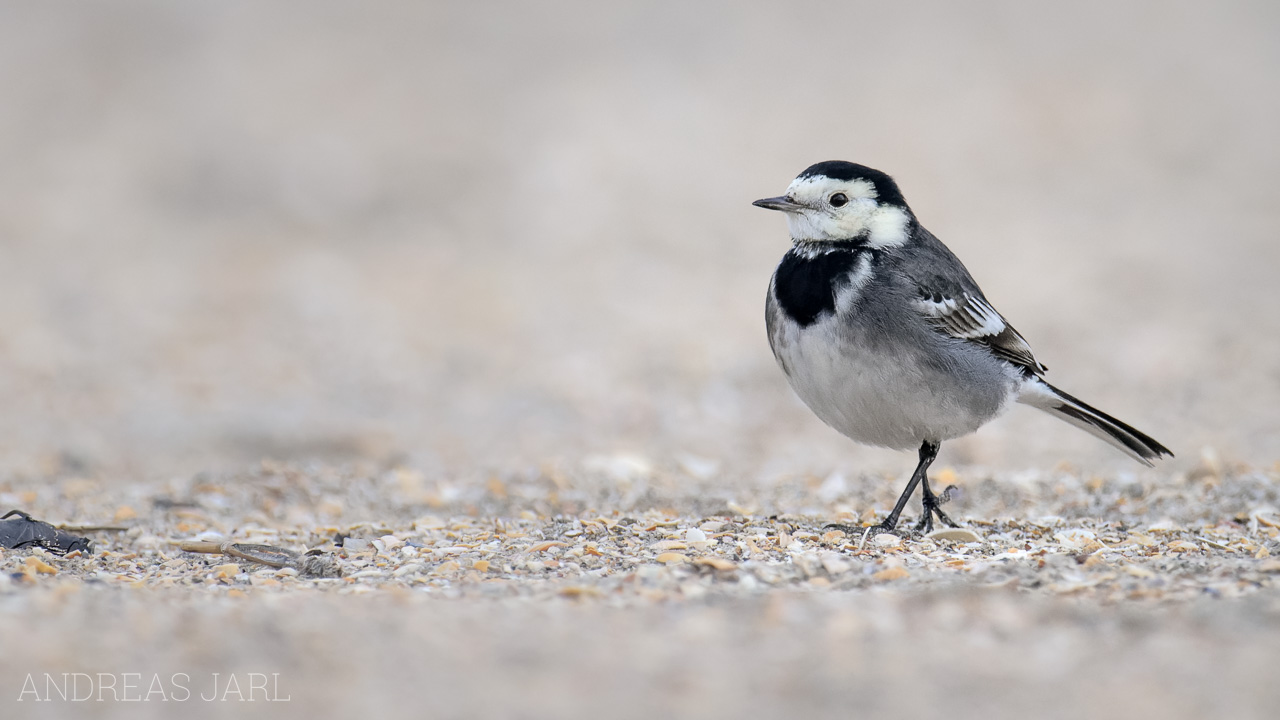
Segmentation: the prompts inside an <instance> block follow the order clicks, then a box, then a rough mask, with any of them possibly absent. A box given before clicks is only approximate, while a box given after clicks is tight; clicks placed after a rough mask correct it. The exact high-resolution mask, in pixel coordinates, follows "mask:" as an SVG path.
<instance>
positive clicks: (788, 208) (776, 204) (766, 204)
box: [751, 195, 804, 212]
mask: <svg viewBox="0 0 1280 720" xmlns="http://www.w3.org/2000/svg"><path fill="white" fill-rule="evenodd" d="M751 204H752V205H755V206H756V207H762V208H764V209H766V210H781V211H782V212H800V211H801V210H803V209H804V206H803V205H801V204H799V203H797V202H796V201H794V200H792V199H791V198H789V197H787V196H785V195H783V196H782V197H772V198H764V199H763V200H757V201H755V202H753V203H751Z"/></svg>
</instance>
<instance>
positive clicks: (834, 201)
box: [827, 193, 849, 207]
mask: <svg viewBox="0 0 1280 720" xmlns="http://www.w3.org/2000/svg"><path fill="white" fill-rule="evenodd" d="M827 202H829V203H831V206H832V207H844V205H845V203H847V202H849V198H847V197H845V194H844V193H836V194H835V195H832V196H831V198H830V199H829V200H827Z"/></svg>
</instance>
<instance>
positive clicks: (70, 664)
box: [0, 3, 1280, 718]
mask: <svg viewBox="0 0 1280 720" xmlns="http://www.w3.org/2000/svg"><path fill="white" fill-rule="evenodd" d="M833 13H834V14H833ZM1278 33H1280V13H1277V11H1276V10H1275V9H1273V7H1272V6H1271V5H1269V4H1267V3H1225V4H1216V5H1214V6H1212V7H1206V6H1200V5H1197V4H1191V3H1130V4H1126V5H1125V6H1124V7H1123V8H1117V7H1114V6H1113V4H1110V3H1093V4H1090V3H1086V4H1084V5H1080V4H1076V5H1073V6H1072V7H1070V8H1054V7H1051V6H1049V5H1047V4H1046V5H1040V6H1034V5H1028V4H1026V3H983V4H980V5H973V4H965V5H963V6H958V5H957V6H953V4H946V3H929V4H920V5H915V6H913V7H912V8H911V9H901V10H897V9H892V8H888V7H885V6H883V4H876V5H866V6H856V5H855V6H848V7H842V8H841V9H838V10H837V9H832V8H829V7H823V6H820V5H817V4H813V5H810V4H795V5H788V6H787V7H786V8H782V7H780V6H777V5H776V4H775V5H769V4H760V5H759V6H758V7H756V6H749V5H743V4H741V3H725V4H719V5H716V4H707V5H699V6H697V7H687V6H685V5H684V4H677V3H672V4H669V5H662V6H653V5H646V6H643V7H640V6H637V7H632V8H628V7H621V6H619V7H614V6H607V7H606V6H600V5H599V4H582V5H568V4H566V5H556V6H552V7H540V8H538V9H536V10H535V9H533V8H525V7H521V6H518V5H514V4H513V5H510V6H502V7H494V8H492V9H480V8H479V7H476V8H472V7H469V6H457V7H454V8H448V7H434V6H432V7H418V6H417V5H416V4H412V3H404V4H398V3H392V4H384V5H383V6H381V7H379V8H377V9H369V8H358V7H356V6H354V5H352V6H344V5H340V4H336V3H334V4H331V3H309V4H308V5H307V6H306V8H305V9H303V8H301V7H293V8H291V7H279V8H276V9H273V10H261V9H259V8H257V7H255V6H254V5H253V4H249V3H220V4H218V6H217V7H206V6H199V5H196V4H194V3H164V4H161V3H125V4H117V5H114V6H113V7H111V8H110V9H108V8H106V7H102V6H98V5H89V4H85V5H84V6H83V7H75V6H68V7H63V8H61V9H59V8H46V7H37V6H30V7H24V8H17V7H16V6H15V7H6V8H5V9H3V10H0V96H2V97H4V98H5V102H4V103H0V161H2V162H0V198H3V201H0V398H3V403H2V404H0V511H3V510H7V509H9V508H10V507H17V508H22V509H24V510H27V511H29V512H31V513H33V514H34V515H36V516H37V517H41V518H43V519H46V520H49V521H52V522H55V523H66V524H69V525H75V526H111V527H116V528H121V529H119V530H110V531H95V532H92V533H90V536H91V537H92V538H93V539H94V541H95V543H96V549H95V552H94V553H93V554H92V555H89V556H72V557H68V558H59V557H55V556H52V555H49V554H47V553H43V552H41V551H29V550H22V551H11V550H3V551H0V569H2V570H3V572H4V576H3V579H0V714H3V715H4V716H5V717H9V716H11V715H12V716H14V717H28V716H40V715H41V714H43V715H44V716H49V717H56V716H75V715H93V716H103V717H151V716H155V717H168V716H172V714H173V712H174V710H173V708H175V707H177V708H179V709H180V711H181V712H183V713H186V714H189V715H191V716H193V717H203V716H210V717H212V716H222V715H228V714H234V713H244V712H249V713H257V714H260V715H263V716H268V715H272V716H275V715H279V716H303V715H309V716H315V715H316V714H334V713H335V712H336V713H342V714H361V715H368V714H373V713H378V712H383V713H398V714H403V713H404V712H406V711H409V710H414V711H419V712H420V713H422V714H426V715H428V716H431V717H459V718H461V717H479V716H487V717H587V716H591V717H598V716H601V715H611V716H620V717H639V716H646V717H662V716H695V715H696V716H707V717H715V716H739V717H741V716H751V715H763V714H766V713H767V714H771V715H780V714H786V715H796V716H804V715H814V716H825V715H837V714H839V715H840V716H850V715H853V716H859V715H862V714H866V713H871V712H883V713H890V712H900V713H912V714H915V715H923V716H944V715H945V716H950V717H961V718H963V717H1001V716H1015V715H1022V716H1028V715H1030V716H1045V717H1053V716H1061V717H1066V716H1074V717H1081V716H1084V717H1105V716H1121V715H1125V716H1132V715H1135V714H1138V715H1155V714H1156V713H1159V714H1160V715H1162V716H1164V717H1170V718H1182V717H1186V718H1193V717H1203V716H1205V715H1209V714H1215V715H1218V714H1230V715H1232V716H1235V717H1242V718H1247V717H1266V716H1268V714H1269V712H1270V710H1271V709H1273V708H1274V707H1275V706H1276V703H1277V701H1278V700H1280V697H1277V690H1276V689H1275V688H1276V686H1275V683H1274V682H1273V681H1272V679H1271V676H1272V675H1274V673H1273V672H1271V669H1272V668H1274V667H1275V665H1276V663H1277V661H1278V660H1280V595H1278V594H1277V590H1276V582H1277V581H1280V574H1277V572H1276V567H1277V566H1276V560H1275V558H1276V557H1280V546H1277V528H1276V527H1275V523H1277V522H1280V517H1278V516H1277V514H1276V508H1277V507H1280V498H1278V497H1277V495H1278V492H1280V491H1278V490H1277V482H1278V480H1280V371H1277V368H1280V362H1278V359H1280V314H1277V313H1276V312H1275V311H1274V307H1275V305H1276V303H1275V281H1274V275H1275V271H1276V268H1277V267H1280V244H1277V243H1276V241H1275V238H1276V236H1277V232H1278V231H1280V209H1278V208H1280V204H1278V203H1277V202H1276V201H1277V199H1278V198H1277V194H1278V192H1280V187H1278V186H1277V183H1276V180H1275V178H1277V177H1280V143H1276V142H1275V139H1274V135H1275V132H1274V128H1275V127H1280V92H1277V88H1276V84H1277V78H1278V77H1280V74H1278V73H1277V70H1280V43H1277V42H1276V41H1275V38H1276V37H1277V36H1280V34H1278ZM832 158H843V159H849V160H855V161H858V162H862V163H865V164H868V165H871V166H873V167H879V168H881V169H884V170H886V171H888V172H890V173H892V174H894V175H895V176H896V177H897V178H898V180H899V181H900V183H901V184H902V186H903V189H904V191H905V194H906V196H907V198H908V200H909V201H910V202H911V203H912V206H913V208H914V209H915V210H916V212H917V214H918V215H919V216H920V217H921V219H922V221H923V222H924V223H925V224H926V225H927V226H928V227H930V229H932V230H933V231H934V232H935V233H936V234H938V235H939V236H940V237H941V238H942V239H943V240H944V241H946V242H947V243H948V244H949V245H950V246H951V247H952V248H953V249H954V250H956V251H957V253H958V254H959V255H960V256H961V257H962V258H963V259H964V260H965V261H966V263H967V264H968V266H969V268H970V270H971V271H972V272H973V273H974V275H975V276H976V277H977V278H978V280H979V281H980V282H981V283H982V284H983V286H984V289H985V290H986V292H987V295H988V296H989V297H990V298H991V299H992V300H993V302H994V303H996V305H997V306H998V307H999V308H1000V310H1001V311H1002V312H1003V313H1004V314H1005V315H1006V316H1007V317H1008V318H1009V319H1010V320H1011V322H1013V323H1014V324H1015V325H1016V326H1017V327H1018V329H1019V330H1020V331H1021V332H1022V333H1023V334H1024V335H1025V336H1026V337H1027V338H1028V340H1029V341H1030V342H1031V344H1032V346H1033V347H1034V348H1035V349H1036V353H1037V356H1038V357H1039V358H1040V359H1041V360H1043V361H1044V362H1045V363H1046V364H1047V365H1048V366H1049V367H1050V368H1051V372H1050V375H1049V377H1050V379H1051V380H1052V381H1053V382H1054V383H1055V384H1058V385H1060V386H1062V387H1064V388H1065V389H1067V390H1068V391H1070V392H1072V393H1073V394H1076V395H1079V396H1081V397H1083V398H1084V399H1086V400H1088V401H1090V402H1092V403H1096V404H1097V405H1099V406H1100V407H1102V408H1103V409H1105V410H1107V411H1109V412H1112V413H1114V414H1116V415H1118V416H1119V417H1121V418H1123V419H1125V420H1127V421H1129V422H1131V423H1133V424H1134V425H1136V426H1137V427H1139V428H1141V429H1142V430H1144V431H1146V432H1148V433H1150V434H1151V435H1153V436H1154V437H1156V438H1157V439H1159V440H1160V441H1161V442H1163V443H1165V444H1166V445H1168V446H1169V447H1170V448H1172V449H1173V450H1174V452H1175V453H1177V455H1178V457H1177V458H1176V459H1175V460H1172V461H1169V462H1165V463H1163V464H1161V465H1160V466H1159V467H1158V468H1156V469H1154V470H1148V469H1145V468H1142V467H1140V466H1137V465H1136V464H1134V463H1132V462H1131V461H1129V460H1127V459H1125V458H1124V457H1122V456H1120V455H1119V454H1117V453H1115V452H1114V451H1113V450H1111V449H1110V448H1108V447H1107V446H1105V445H1103V444H1101V443H1099V442H1097V441H1096V440H1093V439H1092V438H1090V437H1088V436H1086V435H1084V434H1082V433H1079V432H1078V431H1075V430H1074V429H1072V428H1070V427H1068V426H1066V425H1064V424H1061V423H1058V422H1056V421H1054V420H1052V419H1050V418H1047V417H1044V416H1040V415H1037V414H1036V413H1035V412H1034V411H1033V410H1030V409H1025V408H1020V409H1016V410H1014V411H1013V412H1011V413H1010V415H1009V416H1008V417H1006V418H1004V419H1001V420H1000V421H997V422H995V423H993V424H992V425H990V426H989V427H987V428H984V429H983V430H982V431H980V432H979V433H977V434H975V435H974V436H972V437H969V438H965V439H962V440H959V441H955V442H953V443H949V444H948V445H946V446H944V448H943V451H942V454H941V455H940V457H939V460H938V463H937V465H936V466H935V467H936V470H937V472H938V474H939V477H940V478H943V479H944V480H945V482H949V483H955V484H956V485H957V486H959V487H960V488H961V489H962V490H963V493H962V495H961V497H959V498H958V499H957V500H956V501H955V502H954V503H953V505H951V506H950V507H949V511H950V512H951V513H952V515H953V516H954V517H957V518H958V519H963V520H964V521H965V524H966V525H967V527H968V528H969V529H971V530H973V531H974V532H976V533H977V534H978V535H979V540H978V542H975V543H972V544H966V543H955V542H952V541H944V540H929V539H910V540H907V541H905V542H904V543H903V544H901V545H898V546H884V545H873V546H868V547H865V548H862V549H859V548H858V543H857V542H856V540H854V539H850V538H846V537H844V536H843V535H842V534H841V533H834V534H831V533H830V531H829V530H828V529H826V528H824V527H823V526H824V525H825V524H826V523H828V522H846V523H856V522H859V521H869V520H871V519H872V517H873V516H874V515H875V513H877V512H879V513H883V512H885V511H886V510H887V509H888V507H890V506H891V503H892V501H893V499H894V497H896V494H897V492H898V491H899V489H900V487H901V483H902V481H903V478H904V477H905V475H906V474H907V472H908V471H909V470H910V467H911V465H912V463H913V460H914V458H912V457H909V456H907V455H905V454H899V453H893V452H887V451H882V450H875V449H870V448H863V447H859V446H856V445H854V444H852V443H850V442H848V441H846V440H844V439H843V438H841V437H839V436H838V435H837V434H835V433H834V432H833V431H831V430H829V429H827V428H825V427H824V426H822V425H821V423H819V422H818V421H817V420H816V419H814V418H813V417H812V416H811V415H810V414H809V413H808V411H807V410H806V409H805V408H804V407H803V406H802V405H801V404H800V403H799V402H798V401H797V400H796V399H795V398H794V397H793V396H792V395H791V393H790V391H789V389H788V388H787V387H786V384H785V381H784V379H783V378H782V376H781V374H780V373H779V372H778V370H777V368H776V366H775V365H774V362H773V359H772V357H771V356H770V354H769V351H768V347H767V343H766V341H765V338H764V331H763V322H762V314H763V307H762V306H763V295H764V288H765V284H766V282H767V279H768V276H769V273H770V272H771V271H772V268H773V266H774V264H775V263H776V262H777V259H778V258H779V257H780V256H781V254H782V252H783V251H784V249H785V247H786V242H787V241H786V237H785V230H784V228H783V224H782V222H781V220H780V219H779V218H776V217H773V216H770V215H769V214H768V213H765V212H764V211H761V210H758V209H756V208H752V207H751V206H750V205H749V203H750V201H751V200H753V199H755V198H758V197H764V196H769V195H775V194H777V193H778V192H779V191H781V190H782V189H783V188H784V187H785V186H786V183H787V182H788V181H789V179H790V178H791V177H792V176H794V174H795V173H796V172H798V171H799V170H801V169H802V168H803V167H805V166H806V165H808V164H810V163H812V162H815V161H818V160H824V159H832ZM916 507H917V506H916V505H914V504H913V505H912V506H911V507H910V508H909V513H914V512H916ZM909 519H910V518H909ZM704 528H705V529H704ZM338 534H343V535H349V536H351V537H353V538H355V539H356V540H357V542H356V544H355V547H354V548H352V547H347V548H338V547H336V546H335V545H334V542H333V538H334V536H335V535H338ZM191 539H204V540H209V541H214V542H224V541H235V542H249V543H269V544H274V545H280V546H282V547H286V548H288V549H291V550H295V551H304V550H307V549H312V548H316V549H319V550H320V551H321V552H323V553H327V554H328V555H329V556H330V557H331V558H332V559H333V561H334V562H335V563H336V564H337V566H338V567H340V568H341V569H342V570H343V573H344V577H342V578H340V579H310V578H306V577H302V576H298V575H292V574H290V573H289V572H284V573H281V572H280V571H278V570H275V569H267V568H262V567H261V566H254V565H252V564H248V563H246V564H245V565H244V566H243V568H241V567H239V566H237V567H234V568H233V567H229V565H230V564H231V562H232V561H231V560H230V559H229V558H225V557H215V556H206V555H192V554H189V553H184V552H182V551H180V550H178V549H177V547H176V546H174V545H172V544H171V543H172V542H173V541H180V540H191ZM548 543H550V544H549V545H547V544H548ZM542 545H547V546H546V547H541V546H542ZM595 553H599V554H595ZM477 563H479V565H477ZM132 672H137V673H143V676H144V677H145V679H146V681H148V682H149V681H150V680H151V679H152V677H153V676H156V675H160V676H163V677H164V678H167V679H172V676H173V675H174V674H177V673H185V674H186V675H188V676H189V677H190V683H189V684H190V685H191V686H192V688H193V690H195V692H196V693H199V692H205V693H207V692H208V686H209V685H210V684H211V683H212V682H213V673H220V675H219V677H220V678H222V679H225V678H226V677H228V676H231V675H234V676H236V677H237V678H238V680H240V681H242V682H244V683H245V684H246V688H247V683H248V681H249V680H250V675H251V674H254V673H258V674H262V675H264V676H268V675H271V674H273V673H274V674H276V676H278V696H286V695H287V696H289V697H290V698H291V699H290V700H289V702H279V703H267V702H262V701H255V702H254V703H248V702H245V703H240V702H236V701H235V700H234V699H228V700H227V701H225V702H223V701H221V700H217V701H208V702H206V701H203V700H191V701H188V702H183V703H177V702H176V701H174V700H172V699H171V700H170V701H169V702H168V703H167V704H166V703H165V702H163V701H159V700H158V699H155V700H152V701H148V702H137V703H128V702H124V701H110V700H107V701H103V702H96V701H95V702H72V701H65V700H57V701H54V702H41V703H35V702H32V701H30V695H27V696H26V698H27V699H25V700H23V701H22V702H21V703H19V700H18V698H19V696H20V695H22V693H23V690H24V687H25V684H26V680H27V678H28V676H31V677H33V678H34V679H35V680H37V681H39V688H38V689H39V691H40V692H41V695H42V697H43V696H44V691H45V686H44V685H43V682H44V678H45V675H46V674H49V676H51V677H53V678H55V679H61V678H62V677H63V675H62V674H63V673H68V674H73V673H86V674H95V677H96V674H97V673H103V674H104V676H103V677H104V678H107V679H110V678H115V679H116V680H117V682H123V680H124V678H123V677H122V675H123V674H124V673H132ZM254 677H256V676H254ZM167 689H168V690H169V691H172V690H173V688H172V687H171V686H170V687H168V688H167ZM169 694H170V695H172V692H170V693H169ZM193 694H194V693H193ZM157 697H158V696H153V698H157ZM13 712H17V713H18V714H17V715H13Z"/></svg>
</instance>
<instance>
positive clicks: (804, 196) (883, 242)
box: [787, 176, 911, 248]
mask: <svg viewBox="0 0 1280 720" xmlns="http://www.w3.org/2000/svg"><path fill="white" fill-rule="evenodd" d="M835 193H843V194H844V195H845V196H846V197H848V198H849V202H848V203H846V204H845V205H843V206H841V207H838V208H837V207H832V206H831V204H830V202H829V201H830V198H831V196H832V195H834V194H835ZM787 195H788V196H789V197H791V198H794V199H795V200H796V202H799V203H800V204H802V205H804V206H806V209H805V210H802V211H800V212H793V213H788V214H787V226H788V228H789V229H790V230H791V238H792V239H793V240H847V239H849V238H855V237H861V236H865V237H866V239H867V245H868V246H869V247H873V248H892V247H898V246H901V245H903V244H905V243H906V242H907V239H908V236H909V230H910V225H911V218H910V216H909V215H908V214H907V213H906V212H905V211H903V210H902V209H901V208H898V207H894V206H882V205H880V204H879V203H878V202H876V197H877V193H876V188H875V185H873V184H872V183H871V182H869V181H867V180H861V179H859V180H832V179H831V178H828V177H822V176H815V177H805V178H796V180H794V181H793V182H792V183H791V186H790V187H788V188H787Z"/></svg>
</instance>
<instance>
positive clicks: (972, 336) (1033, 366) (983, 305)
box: [903, 228, 1047, 375]
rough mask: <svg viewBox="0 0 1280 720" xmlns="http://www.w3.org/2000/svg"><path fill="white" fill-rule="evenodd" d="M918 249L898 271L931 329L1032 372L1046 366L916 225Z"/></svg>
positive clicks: (951, 256) (937, 243) (950, 256)
mask: <svg viewBox="0 0 1280 720" xmlns="http://www.w3.org/2000/svg"><path fill="white" fill-rule="evenodd" d="M918 240H919V245H918V253H917V255H916V256H915V257H914V258H913V260H914V262H910V263H909V265H910V266H909V267H904V268H903V270H904V271H905V272H904V274H905V275H906V276H907V277H909V278H910V280H909V282H910V283H911V284H912V285H914V287H915V289H916V292H917V299H916V301H915V306H916V307H915V309H916V310H917V311H918V312H919V313H920V314H921V315H923V316H924V318H925V319H926V320H927V321H928V322H929V323H930V324H931V325H933V326H934V328H935V329H937V330H939V331H941V332H942V333H944V334H946V335H949V336H951V337H953V338H956V339H959V340H965V341H968V342H972V343H976V344H978V345H982V346H984V347H986V348H987V349H989V350H990V351H991V353H992V354H993V355H995V356H996V357H998V358H1000V359H1002V360H1005V361H1007V362H1010V363H1012V364H1014V365H1016V366H1018V367H1019V368H1022V369H1023V370H1024V371H1026V372H1029V373H1031V374H1034V375H1039V374H1040V373H1043V372H1044V371H1045V370H1047V368H1046V367H1045V366H1044V365H1042V364H1040V361H1039V360H1036V357H1035V355H1034V354H1032V352H1031V346H1030V345H1029V344H1027V341H1026V338H1024V337H1022V335H1021V334H1019V333H1018V331H1017V330H1015V329H1013V326H1012V325H1010V324H1009V322H1008V321H1007V320H1005V319H1004V317H1002V316H1001V315H1000V313H999V312H996V309H995V308H994V307H992V306H991V303H989V302H987V299H986V298H985V297H983V295H982V290H980V289H979V288H978V284H977V283H976V282H974V280H973V277H972V276H970V275H969V271H968V270H967V269H965V267H964V264H963V263H961V262H960V259H959V258H957V257H956V256H955V255H954V254H953V253H952V252H951V251H950V250H949V249H947V247H946V246H945V245H943V244H942V242H941V241H939V240H938V239H937V238H936V237H934V236H933V234H932V233H930V232H929V231H927V230H925V229H924V228H920V233H919V236H918Z"/></svg>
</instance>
